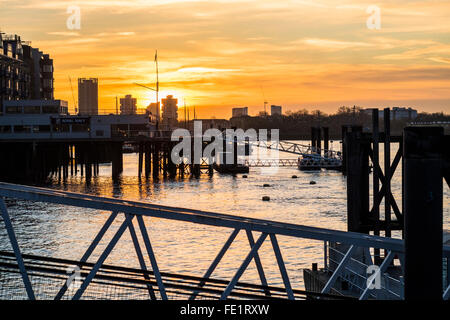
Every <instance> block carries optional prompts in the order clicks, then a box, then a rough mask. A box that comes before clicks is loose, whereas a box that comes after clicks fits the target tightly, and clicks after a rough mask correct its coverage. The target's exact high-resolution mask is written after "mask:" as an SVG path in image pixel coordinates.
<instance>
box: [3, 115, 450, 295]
mask: <svg viewBox="0 0 450 320" xmlns="http://www.w3.org/2000/svg"><path fill="white" fill-rule="evenodd" d="M384 112H385V114H386V115H387V116H385V119H389V110H385V111H384ZM375 114H376V115H378V110H375V111H374V126H373V130H372V132H370V133H368V132H363V131H362V129H361V127H358V126H353V127H349V128H346V131H345V138H344V143H343V145H344V146H343V149H344V150H345V152H344V153H345V155H344V159H345V174H346V181H347V223H348V230H347V231H338V230H332V229H326V228H317V227H309V226H304V225H301V224H293V223H282V222H275V221H270V220H264V219H255V218H249V217H245V216H238V215H231V214H221V213H217V212H211V211H201V210H195V209H186V208H182V207H172V206H163V205H158V204H153V203H144V202H139V201H131V200H125V199H124V200H121V199H116V198H108V197H99V196H93V195H89V194H79V193H74V192H66V191H59V190H51V189H46V188H39V187H31V186H23V185H17V184H10V183H0V211H1V215H2V220H3V224H4V228H5V230H6V231H7V235H8V239H9V242H10V244H11V248H12V251H1V252H0V271H1V272H0V275H1V277H2V278H1V279H0V280H1V281H2V283H3V284H4V285H2V289H1V290H0V297H2V298H5V297H6V298H7V297H10V296H11V294H13V295H14V296H15V297H16V298H21V299H56V300H60V299H73V300H79V299H120V298H121V299H153V300H155V299H162V300H166V299H180V298H181V299H191V300H194V299H290V300H297V299H318V300H321V299H355V300H356V299H359V300H366V299H389V300H402V299H406V300H414V299H434V300H441V299H445V300H446V299H449V298H450V281H449V279H450V277H449V268H448V266H449V259H450V246H449V245H448V244H443V236H442V232H443V221H442V214H443V203H442V202H443V181H444V180H445V181H446V182H447V184H448V183H449V177H450V175H449V173H450V170H449V168H450V157H449V151H448V150H450V139H449V137H448V136H445V135H444V133H443V130H442V128H439V127H408V128H406V129H405V131H404V133H403V136H401V137H393V136H391V135H390V134H389V121H385V123H384V132H382V133H380V132H379V131H380V130H379V128H378V120H377V118H376V116H375ZM393 141H398V143H399V146H400V147H399V149H398V151H397V153H396V155H395V156H394V160H393V161H392V162H391V157H390V153H389V151H390V142H393ZM125 142H126V143H130V142H131V143H132V144H135V145H136V146H137V150H138V159H139V160H138V161H139V163H138V175H139V176H140V175H145V176H146V177H148V176H150V175H152V174H154V175H158V176H159V174H160V172H162V173H163V175H164V172H165V173H166V174H167V175H168V176H170V175H176V174H180V175H181V174H192V172H194V173H195V172H197V173H198V174H201V173H202V172H201V171H202V170H204V171H205V173H209V174H210V173H211V164H210V162H208V161H206V162H203V163H202V164H200V165H190V164H185V163H182V164H175V163H171V160H170V157H169V155H170V151H171V148H173V144H174V142H173V141H170V140H168V138H167V137H145V136H144V137H143V136H138V137H134V138H132V139H130V137H126V138H120V139H115V140H109V141H101V140H94V141H76V142H75V143H74V142H70V143H67V142H66V143H64V142H61V141H55V142H54V143H57V144H58V145H59V146H62V148H67V152H66V153H64V154H62V155H61V157H59V158H58V159H63V160H62V161H64V163H65V162H66V161H68V163H67V164H66V166H65V167H64V166H62V167H56V168H57V170H55V171H54V172H56V173H57V174H58V175H59V176H60V177H62V179H64V177H67V175H69V173H70V174H72V172H73V174H77V172H80V174H84V175H85V176H86V177H88V176H89V177H92V176H93V175H94V176H95V174H96V173H98V163H101V162H102V161H111V162H112V166H113V170H112V171H113V173H115V174H117V175H120V172H121V170H122V169H123V163H122V153H123V144H124V143H125ZM380 142H384V148H385V157H386V158H385V165H384V170H382V168H381V166H380V161H379V151H380V147H379V143H380ZM28 143H29V142H28ZM102 143H103V144H104V148H106V149H105V150H106V151H103V152H96V150H100V149H99V148H101V146H102ZM224 143H225V142H224ZM258 143H261V142H258ZM265 143H266V145H265V146H264V147H266V148H268V149H272V148H279V149H286V150H289V151H290V152H293V153H295V152H304V150H301V149H300V148H301V146H300V145H298V144H295V143H284V142H277V143H275V142H269V143H267V142H265ZM315 144H316V147H314V148H311V149H310V150H312V151H313V152H318V150H320V149H321V148H320V146H318V144H317V141H316V142H315ZM16 145H18V144H16ZM38 145H39V144H37V145H36V146H38ZM108 148H109V149H108ZM386 148H387V149H389V150H386ZM36 150H37V149H36ZM87 153H90V154H96V153H101V154H104V155H105V154H106V155H107V157H105V158H95V157H90V156H89V155H87ZM310 154H312V153H310ZM43 158H45V157H43ZM278 161H280V160H278ZM71 163H73V165H71ZM400 163H401V164H402V167H403V175H402V184H403V186H402V190H403V194H402V205H399V204H398V203H397V200H396V199H395V198H394V197H393V193H392V190H391V185H390V181H391V179H392V176H393V174H394V172H395V170H396V168H397V167H398V166H399V165H400ZM269 164H270V159H269ZM280 164H282V163H281V162H278V165H280ZM370 164H372V170H373V177H372V179H373V181H372V188H373V190H372V198H371V197H370V194H371V193H370V184H369V179H370V175H369V173H370ZM248 165H250V163H248ZM261 165H263V164H261ZM286 165H289V163H288V162H286ZM187 167H188V168H187ZM180 168H183V170H181V171H180ZM10 199H15V200H23V201H34V202H42V203H49V204H58V205H61V206H62V207H66V206H67V207H77V208H81V209H83V210H87V209H90V210H101V211H102V212H108V214H107V217H105V220H104V222H103V225H102V226H101V227H100V228H99V229H98V232H97V234H96V235H95V236H94V237H93V238H92V239H91V242H90V244H89V245H88V246H87V247H86V249H85V251H84V254H82V255H80V256H75V255H74V256H72V257H69V258H67V257H65V258H61V257H57V256H55V257H54V256H45V255H32V254H29V253H27V248H26V247H23V246H22V245H21V244H20V242H19V241H18V240H17V237H16V233H15V226H14V222H13V221H12V220H11V217H10V213H9V210H8V202H9V200H10ZM383 200H384V203H385V208H384V214H383V213H382V212H380V204H381V202H382V201H383ZM31 210H32V209H31ZM77 214H84V213H77ZM148 218H152V219H162V220H168V221H177V222H179V223H183V224H195V225H201V226H203V227H204V228H207V229H212V230H216V229H221V230H227V232H228V238H227V239H226V240H225V242H224V243H223V244H222V246H218V247H217V250H216V252H217V253H216V256H215V257H213V258H212V260H211V262H210V264H209V266H208V267H207V268H206V269H205V270H201V271H202V272H203V275H202V276H193V275H190V274H184V273H171V272H165V271H164V270H165V267H164V265H161V263H160V262H159V261H158V259H157V254H155V251H154V250H155V249H154V247H153V246H152V241H151V233H150V231H151V228H150V224H151V223H152V219H148ZM113 223H117V224H118V225H119V226H118V228H117V229H115V231H114V232H113V236H112V238H108V237H106V236H105V235H106V233H107V232H108V230H110V229H111V227H112V225H113ZM393 232H401V235H402V237H401V238H392V233H393ZM125 233H129V235H130V236H131V239H132V244H133V249H134V253H135V254H136V257H137V259H138V262H139V267H132V266H129V267H128V266H127V267H123V266H117V265H110V264H105V261H106V260H107V258H108V257H109V256H110V255H111V252H112V251H113V250H114V248H115V247H116V246H117V244H118V243H119V241H121V239H122V238H123V236H124V234H125ZM238 235H243V236H244V237H245V238H246V240H248V247H247V248H242V249H245V250H247V251H246V254H245V255H244V257H243V259H236V261H235V265H234V268H235V269H234V272H233V274H232V275H231V276H230V277H229V278H226V279H225V278H223V277H220V278H219V277H215V276H214V272H215V271H216V270H217V267H218V266H219V265H220V263H221V262H222V261H223V258H224V256H225V254H226V253H227V252H229V249H230V247H231V245H232V244H233V243H234V242H235V240H236V238H237V237H238ZM281 237H288V238H294V239H304V240H307V241H309V242H310V243H311V245H313V246H317V249H318V250H322V251H323V253H324V257H323V261H322V262H321V261H318V262H317V263H315V264H313V266H312V268H311V269H304V270H303V271H304V282H305V283H304V284H305V288H302V287H300V285H299V283H298V282H293V281H292V280H291V277H290V275H289V272H288V269H287V267H286V261H285V258H284V257H283V253H282V252H283V246H282V245H281V242H279V238H281ZM262 246H264V247H265V248H266V247H267V246H268V247H269V248H270V250H269V253H270V254H271V255H273V257H274V259H275V261H274V262H275V263H276V266H277V268H278V271H279V277H280V278H281V279H282V285H281V286H280V285H277V286H274V285H271V284H270V282H271V280H272V279H270V278H269V277H268V274H267V273H266V270H265V268H264V265H263V263H262V261H263V259H262V258H261V257H262V255H263V254H266V253H267V251H263V250H261V247H262ZM96 249H100V250H101V252H100V255H98V256H95V258H94V256H93V252H94V250H96ZM424 253H426V254H424ZM252 262H253V263H255V266H256V272H257V275H258V280H259V283H249V282H244V281H242V280H241V279H242V276H243V274H244V273H245V272H247V271H248V267H249V265H250V263H252ZM319 263H320V267H319ZM68 267H73V268H76V269H77V270H79V272H78V274H77V276H78V278H79V280H80V286H77V287H73V286H71V285H70V281H69V282H68V279H69V278H70V277H71V275H68V274H67V271H66V270H67V268H68ZM370 267H375V268H376V269H374V270H375V275H376V277H378V279H379V282H380V287H378V288H376V289H373V288H371V286H370V285H369V284H374V282H368V281H375V278H376V277H374V278H373V279H372V280H371V279H369V275H368V274H367V270H368V268H370ZM444 270H446V274H445V273H444ZM368 283H369V284H368ZM12 292H13V293H12Z"/></svg>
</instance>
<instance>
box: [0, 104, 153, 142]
mask: <svg viewBox="0 0 450 320" xmlns="http://www.w3.org/2000/svg"><path fill="white" fill-rule="evenodd" d="M155 130H156V127H155V125H154V124H153V123H151V122H150V119H149V117H148V116H147V115H146V114H140V115H136V114H133V115H89V116H81V115H69V113H68V104H67V101H63V100H15V101H4V103H3V109H2V115H1V116H0V140H5V139H7V140H16V139H17V140H27V139H30V140H33V139H67V140H71V139H89V138H91V139H108V138H115V137H134V136H139V135H141V136H152V134H153V133H154V132H155Z"/></svg>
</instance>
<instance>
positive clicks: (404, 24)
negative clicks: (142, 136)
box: [0, 0, 450, 118]
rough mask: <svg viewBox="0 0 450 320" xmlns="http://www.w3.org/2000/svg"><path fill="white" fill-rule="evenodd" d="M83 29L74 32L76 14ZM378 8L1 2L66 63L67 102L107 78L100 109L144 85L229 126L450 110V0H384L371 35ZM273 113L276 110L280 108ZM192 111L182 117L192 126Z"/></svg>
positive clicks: (351, 4)
mask: <svg viewBox="0 0 450 320" xmlns="http://www.w3.org/2000/svg"><path fill="white" fill-rule="evenodd" d="M73 5H75V6H79V8H80V9H81V28H80V29H79V30H78V29H74V30H70V29H68V27H67V23H66V22H67V19H68V18H69V17H70V15H71V14H70V13H67V8H68V7H69V6H73ZM371 5H373V3H370V2H359V1H355V0H344V1H334V0H322V1H310V0H302V1H297V0H289V1H269V0H233V1H186V0H154V1H144V0H134V1H120V0H117V1H106V0H96V1H87V0H80V1H63V0H50V1H45V2H42V1H37V0H25V1H22V2H20V3H19V2H16V1H12V0H0V9H1V12H2V14H1V20H0V28H1V31H2V32H5V33H7V34H18V35H20V36H21V37H22V40H28V41H32V46H33V47H38V48H39V49H40V50H42V51H44V52H45V53H48V54H50V57H51V58H52V59H54V66H55V74H54V77H55V99H63V100H67V101H68V102H69V106H70V109H71V110H73V104H74V103H73V98H72V92H71V89H70V83H69V76H70V77H71V78H72V83H73V86H74V91H75V92H74V93H75V97H76V96H77V92H76V90H77V85H76V83H77V81H76V79H77V78H79V77H80V78H82V77H96V78H99V106H100V109H103V110H115V97H116V96H118V97H119V98H120V97H123V96H125V95H126V94H132V95H133V97H135V98H137V99H138V107H139V108H144V107H146V106H147V105H148V104H149V103H150V102H154V101H155V95H154V93H153V92H151V91H149V90H146V89H143V88H141V87H138V86H136V85H134V84H133V83H134V82H138V83H142V84H144V85H148V86H154V83H155V65H154V55H155V49H158V57H159V67H160V82H161V85H160V86H161V92H160V98H163V97H165V96H166V95H168V94H172V95H174V96H175V97H176V98H178V99H179V106H180V107H182V106H183V105H184V100H185V101H186V104H187V105H188V106H190V107H191V108H192V107H193V106H194V105H195V107H196V113H197V117H202V118H209V117H212V116H214V117H216V118H229V117H231V108H232V107H235V106H248V107H249V113H250V114H251V115H256V114H258V113H259V112H260V111H263V105H264V101H265V100H266V101H267V102H268V104H269V108H270V105H271V104H274V105H281V106H283V113H285V112H286V111H289V110H290V111H296V110H299V109H303V108H306V109H308V110H310V111H311V110H314V109H320V110H322V111H324V112H326V113H335V112H336V110H337V109H338V108H339V107H340V106H342V105H346V106H349V107H351V106H353V105H357V106H360V107H362V108H371V107H379V108H382V107H394V106H406V107H413V108H416V109H418V110H419V111H421V112H445V113H449V111H450V40H449V39H450V37H449V33H450V31H449V30H450V21H449V19H448V16H449V14H450V2H448V1H440V0H438V1H433V2H432V3H430V2H429V1H420V0H419V1H408V0H407V1H401V3H392V1H389V0H381V1H378V2H377V3H376V5H377V6H378V7H379V8H380V10H381V11H380V14H381V26H380V29H379V30H376V29H373V30H371V29H369V28H368V27H367V25H366V21H367V19H368V18H369V16H371V14H370V13H367V12H366V10H367V8H368V7H369V6H371ZM268 111H269V110H268ZM182 116H183V115H181V118H182Z"/></svg>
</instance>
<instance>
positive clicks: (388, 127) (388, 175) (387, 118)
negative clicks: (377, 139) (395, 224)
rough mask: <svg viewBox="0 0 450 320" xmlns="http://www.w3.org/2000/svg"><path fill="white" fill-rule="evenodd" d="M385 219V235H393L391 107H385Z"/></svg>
mask: <svg viewBox="0 0 450 320" xmlns="http://www.w3.org/2000/svg"><path fill="white" fill-rule="evenodd" d="M383 120H384V181H385V182H384V186H385V191H386V193H385V195H384V220H385V221H386V230H385V236H386V237H390V236H391V230H390V223H391V115H390V110H389V108H385V109H384V119H383Z"/></svg>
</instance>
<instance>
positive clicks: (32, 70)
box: [0, 34, 54, 110]
mask: <svg viewBox="0 0 450 320" xmlns="http://www.w3.org/2000/svg"><path fill="white" fill-rule="evenodd" d="M53 81H54V80H53V60H52V59H50V56H49V55H48V54H44V53H43V52H41V51H39V49H36V48H33V47H31V46H30V44H29V42H24V41H22V40H21V38H20V36H18V35H5V34H0V110H3V109H2V104H3V101H9V100H31V99H33V100H41V99H42V100H52V99H53V98H54V97H53V92H54V89H53Z"/></svg>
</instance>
